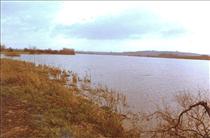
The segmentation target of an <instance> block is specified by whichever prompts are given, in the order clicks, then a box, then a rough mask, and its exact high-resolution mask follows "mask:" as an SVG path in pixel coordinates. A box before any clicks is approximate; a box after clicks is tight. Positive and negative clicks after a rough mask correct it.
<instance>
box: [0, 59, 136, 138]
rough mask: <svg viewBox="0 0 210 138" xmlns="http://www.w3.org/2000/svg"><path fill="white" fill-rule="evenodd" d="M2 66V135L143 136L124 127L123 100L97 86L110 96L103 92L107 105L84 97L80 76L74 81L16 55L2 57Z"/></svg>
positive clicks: (65, 73) (66, 73) (82, 137)
mask: <svg viewBox="0 0 210 138" xmlns="http://www.w3.org/2000/svg"><path fill="white" fill-rule="evenodd" d="M0 68H1V112H2V116H1V117H2V120H1V136H0V137H23V138H24V137H36V138H37V137H52V138H53V137H71V136H73V137H76V138H84V137H88V138H99V137H102V138H103V137H113V138H117V137H118V138H124V137H129V138H130V137H137V135H138V134H137V133H134V132H133V131H126V130H125V129H124V128H123V125H122V124H123V119H122V115H121V114H119V113H118V112H116V111H115V110H114V108H115V106H114V104H117V103H115V102H114V101H116V100H117V99H118V100H119V98H110V96H108V95H110V93H108V94H107V96H105V95H106V93H105V91H106V90H104V89H97V91H103V92H102V93H103V96H104V97H105V98H102V97H100V96H99V95H98V96H97V97H100V98H102V101H103V103H105V105H106V108H102V107H101V106H102V105H104V104H103V103H99V102H96V101H92V100H91V99H90V98H88V96H87V95H86V96H83V94H82V93H83V91H84V90H83V89H80V88H79V87H78V84H75V83H77V82H76V81H75V76H74V80H73V81H74V84H72V82H71V80H72V79H69V78H72V75H71V73H69V72H66V71H61V70H59V69H57V68H49V67H47V66H35V65H34V64H31V63H27V62H22V61H14V60H10V59H1V66H0ZM86 91H94V92H95V91H96V89H95V90H94V88H90V89H89V90H86ZM91 94H93V92H92V93H91ZM88 95H89V94H88ZM106 97H109V98H106ZM106 99H107V100H106ZM108 99H109V100H110V101H112V103H110V104H109V102H110V101H109V100H108Z"/></svg>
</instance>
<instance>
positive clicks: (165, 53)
mask: <svg viewBox="0 0 210 138" xmlns="http://www.w3.org/2000/svg"><path fill="white" fill-rule="evenodd" d="M76 53H78V54H95V55H122V56H140V57H158V58H180V59H200V60H210V55H202V54H196V53H188V52H178V51H176V52H175V51H135V52H93V51H77V52H76Z"/></svg>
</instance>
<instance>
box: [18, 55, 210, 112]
mask: <svg viewBox="0 0 210 138" xmlns="http://www.w3.org/2000/svg"><path fill="white" fill-rule="evenodd" d="M16 59H20V60H25V61H30V62H34V63H36V64H46V65H50V66H55V67H59V68H62V69H66V70H72V71H74V72H76V73H77V74H78V75H79V76H84V75H85V74H88V75H91V79H92V83H93V84H102V85H104V86H107V87H108V88H110V89H113V90H116V91H118V92H120V93H123V94H125V95H126V96H127V98H128V103H129V105H130V106H132V107H133V110H135V111H146V110H148V108H150V107H151V108H152V107H154V105H155V104H162V102H163V101H164V102H166V103H171V102H173V101H174V96H175V95H176V94H177V93H182V92H183V91H186V92H190V93H192V94H197V93H198V91H199V90H200V91H205V92H206V93H207V94H209V92H210V91H209V89H210V82H209V78H210V73H209V68H210V61H205V60H184V59H166V58H148V57H131V56H111V55H87V54H77V55H74V56H71V55H21V56H20V57H16Z"/></svg>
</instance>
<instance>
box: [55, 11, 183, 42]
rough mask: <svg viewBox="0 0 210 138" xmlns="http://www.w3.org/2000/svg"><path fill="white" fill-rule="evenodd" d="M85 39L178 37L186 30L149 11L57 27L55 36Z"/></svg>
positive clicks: (125, 13)
mask: <svg viewBox="0 0 210 138" xmlns="http://www.w3.org/2000/svg"><path fill="white" fill-rule="evenodd" d="M60 33H61V34H65V35H66V36H67V37H75V38H85V39H132V38H134V39H136V38H138V39H139V38H142V37H144V35H146V34H158V35H160V36H162V37H165V36H167V35H168V36H169V35H170V36H171V37H172V36H177V35H179V34H181V33H184V29H183V28H181V27H179V26H177V25H174V24H170V23H164V22H163V21H161V20H159V19H158V17H156V16H155V15H153V14H152V13H149V12H147V11H141V10H139V11H132V12H128V11H127V12H124V13H122V14H120V15H117V16H104V17H98V18H96V19H95V20H94V21H92V22H88V23H77V24H73V25H66V26H64V25H57V26H56V27H55V28H54V35H56V34H60Z"/></svg>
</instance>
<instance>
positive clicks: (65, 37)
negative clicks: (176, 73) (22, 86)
mask: <svg viewBox="0 0 210 138" xmlns="http://www.w3.org/2000/svg"><path fill="white" fill-rule="evenodd" d="M209 7H210V1H168V2H167V1H124V2H123V1H120V2H119V1H87V2H86V1H62V2H58V1H54V2H46V1H45V2H42V1H39V2H32V1H29V2H1V43H4V44H5V45H6V46H8V47H13V48H25V47H31V46H36V47H37V48H43V49H45V48H52V49H61V48H63V47H66V48H74V49H75V50H83V51H108V52H109V51H113V52H115V51H140V50H161V51H182V52H194V53H201V54H210V15H209V13H210V8H209Z"/></svg>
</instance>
